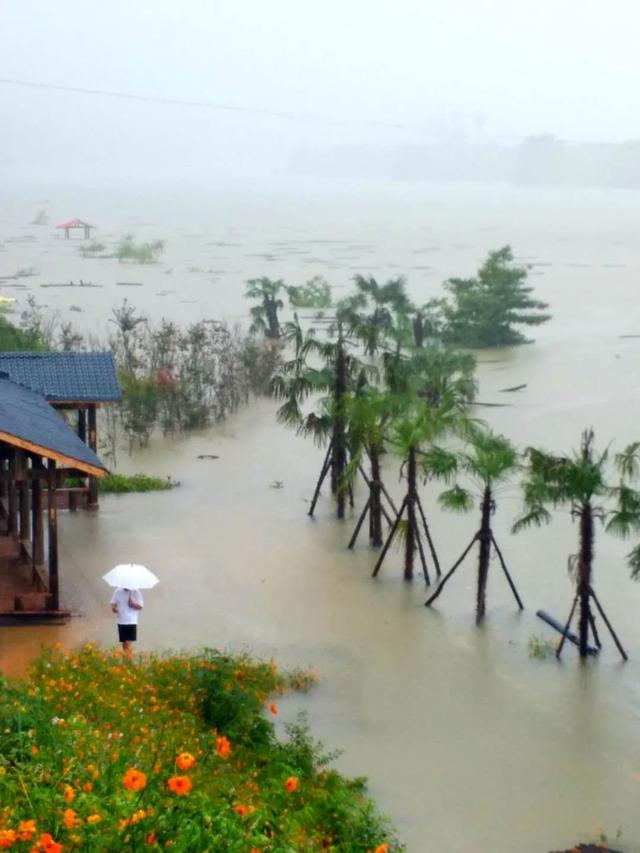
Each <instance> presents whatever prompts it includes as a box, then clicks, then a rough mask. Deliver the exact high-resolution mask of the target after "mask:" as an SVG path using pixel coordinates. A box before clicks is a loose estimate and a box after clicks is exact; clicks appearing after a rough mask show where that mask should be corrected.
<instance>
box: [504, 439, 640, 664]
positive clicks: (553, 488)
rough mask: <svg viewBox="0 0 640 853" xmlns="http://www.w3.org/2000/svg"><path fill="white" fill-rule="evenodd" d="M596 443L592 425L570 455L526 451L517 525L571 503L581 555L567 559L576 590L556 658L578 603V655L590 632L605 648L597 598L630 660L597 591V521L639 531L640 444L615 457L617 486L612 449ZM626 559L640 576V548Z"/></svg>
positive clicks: (620, 531)
mask: <svg viewBox="0 0 640 853" xmlns="http://www.w3.org/2000/svg"><path fill="white" fill-rule="evenodd" d="M593 443H594V434H593V430H591V429H589V430H585V432H583V434H582V440H581V442H580V449H579V451H577V452H574V453H572V454H571V455H570V456H554V455H553V454H550V453H547V452H544V451H541V450H537V449H536V448H533V447H530V448H528V449H527V451H526V454H525V455H526V458H527V479H526V481H525V484H524V499H525V512H524V514H523V515H522V517H521V518H520V519H518V521H517V522H516V523H515V525H514V528H513V529H514V532H518V531H519V530H523V529H525V528H527V527H530V526H531V525H537V526H540V525H542V524H545V523H547V522H549V521H550V520H551V515H550V513H549V510H548V509H547V507H548V506H551V507H553V508H557V507H560V506H565V505H568V506H569V507H570V509H571V515H572V517H573V518H577V519H578V521H579V542H578V553H577V554H574V555H572V556H571V557H570V558H569V570H570V572H571V573H572V574H575V580H576V594H575V597H574V599H573V604H572V605H571V611H570V613H569V618H568V619H567V623H566V626H565V629H564V632H563V635H562V638H561V640H560V642H559V644H558V648H557V651H556V656H557V657H560V654H561V653H562V647H563V645H564V640H565V638H566V636H567V634H568V632H569V629H570V628H571V622H572V620H573V617H574V613H575V611H576V607H578V606H579V615H578V646H579V650H580V657H582V658H584V657H586V656H587V655H588V654H589V653H590V646H589V637H590V635H592V636H593V640H594V643H595V646H596V648H600V647H601V643H600V638H599V636H598V631H597V628H596V623H595V616H594V613H593V611H592V609H591V602H592V601H593V603H594V604H595V606H596V609H597V611H598V613H599V614H600V616H601V617H602V620H603V622H604V623H605V625H606V626H607V628H608V630H609V633H610V634H611V636H612V638H613V641H614V643H615V644H616V646H617V648H618V651H619V652H620V654H621V655H622V657H623V659H624V660H627V654H626V652H625V650H624V648H623V647H622V644H621V643H620V641H619V639H618V637H617V635H616V633H615V631H614V630H613V627H612V625H611V623H610V622H609V619H608V618H607V616H606V614H605V612H604V610H603V608H602V605H601V604H600V601H599V599H598V597H597V596H596V594H595V592H594V589H593V559H594V542H595V530H596V522H597V521H600V522H601V523H603V524H605V529H606V530H607V531H609V532H610V533H612V534H614V535H616V536H620V537H622V538H627V537H628V536H630V535H631V534H633V533H635V534H638V533H640V492H638V491H637V490H636V489H634V488H632V487H631V486H630V485H629V483H630V482H633V481H634V480H636V479H637V478H638V476H639V474H640V443H639V442H635V443H634V444H631V445H629V446H628V447H627V448H626V449H625V450H624V451H623V452H622V453H619V454H617V455H616V456H615V458H614V463H615V467H616V468H617V470H618V472H619V474H620V480H619V482H618V484H617V485H613V484H611V483H610V481H609V472H608V470H607V469H608V464H607V463H608V458H609V451H608V450H604V451H603V452H602V453H596V451H595V449H594V446H593ZM607 498H609V499H612V500H613V506H610V507H609V508H607V507H606V505H605V504H604V503H603V502H604V501H606V499H607ZM628 561H629V566H630V567H631V570H632V575H633V576H634V577H637V576H638V574H640V546H636V547H635V548H634V549H633V550H632V551H631V553H630V554H629V558H628Z"/></svg>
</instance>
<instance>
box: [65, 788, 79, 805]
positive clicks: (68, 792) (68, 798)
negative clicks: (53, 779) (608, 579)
mask: <svg viewBox="0 0 640 853" xmlns="http://www.w3.org/2000/svg"><path fill="white" fill-rule="evenodd" d="M75 798H76V792H75V791H74V790H73V788H72V787H71V785H65V788H64V800H65V802H66V803H72V802H73V801H74V800H75Z"/></svg>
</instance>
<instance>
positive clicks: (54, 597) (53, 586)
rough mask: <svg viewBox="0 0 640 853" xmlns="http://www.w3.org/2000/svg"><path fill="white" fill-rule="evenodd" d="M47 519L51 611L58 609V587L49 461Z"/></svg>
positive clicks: (53, 487) (53, 465)
mask: <svg viewBox="0 0 640 853" xmlns="http://www.w3.org/2000/svg"><path fill="white" fill-rule="evenodd" d="M47 517H48V521H49V537H48V539H49V542H48V545H49V547H48V551H49V553H48V562H49V595H50V597H51V609H52V610H59V609H60V606H59V605H60V593H59V587H58V507H57V506H56V461H55V459H49V461H48V464H47Z"/></svg>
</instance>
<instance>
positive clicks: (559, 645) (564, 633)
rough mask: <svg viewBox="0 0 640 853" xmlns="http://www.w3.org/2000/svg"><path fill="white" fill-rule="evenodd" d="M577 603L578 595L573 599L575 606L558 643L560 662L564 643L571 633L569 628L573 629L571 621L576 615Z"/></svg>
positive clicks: (557, 655) (557, 650) (573, 605)
mask: <svg viewBox="0 0 640 853" xmlns="http://www.w3.org/2000/svg"><path fill="white" fill-rule="evenodd" d="M577 603H578V596H577V595H576V597H575V598H574V599H573V604H572V605H571V612H570V613H569V618H568V619H567V624H566V625H565V626H564V631H563V632H562V636H561V637H560V642H559V643H558V648H557V649H556V658H557V659H558V660H560V655H561V654H562V647H563V646H564V641H565V640H566V639H567V634H568V633H569V628H570V627H571V620H572V619H573V614H574V613H575V610H576V605H577Z"/></svg>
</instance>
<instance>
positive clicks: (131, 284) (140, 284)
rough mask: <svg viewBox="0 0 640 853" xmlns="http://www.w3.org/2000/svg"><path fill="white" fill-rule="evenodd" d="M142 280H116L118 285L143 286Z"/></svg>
mask: <svg viewBox="0 0 640 853" xmlns="http://www.w3.org/2000/svg"><path fill="white" fill-rule="evenodd" d="M143 286H144V282H142V281H116V287H143Z"/></svg>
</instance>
